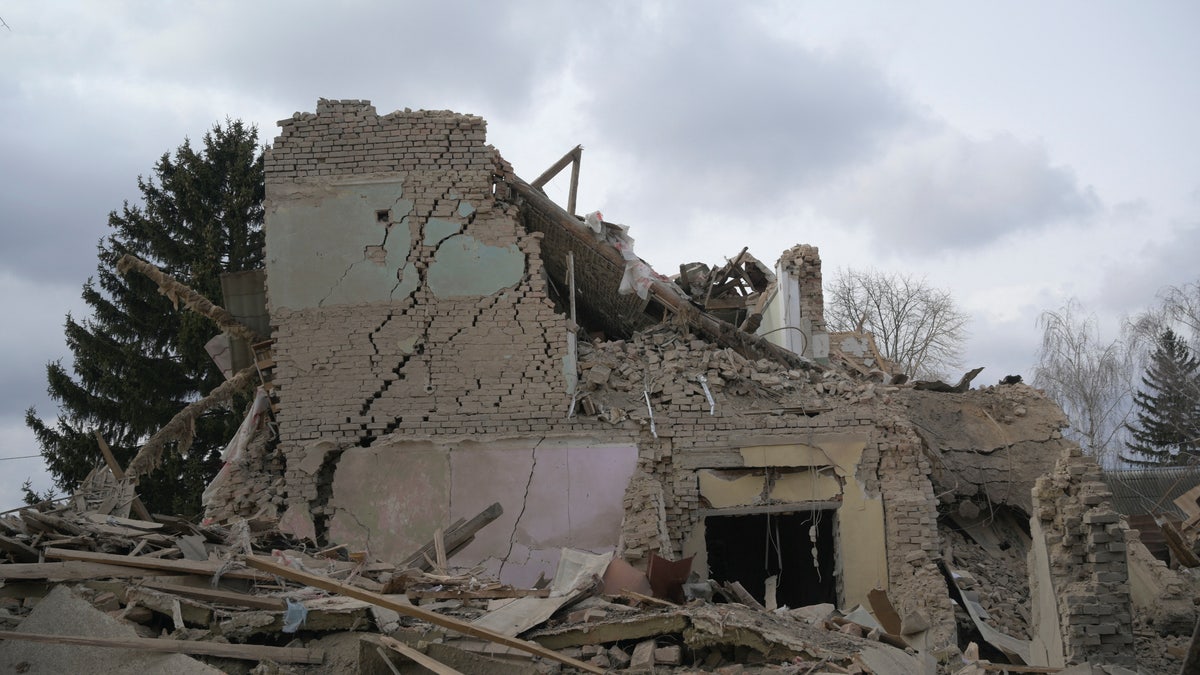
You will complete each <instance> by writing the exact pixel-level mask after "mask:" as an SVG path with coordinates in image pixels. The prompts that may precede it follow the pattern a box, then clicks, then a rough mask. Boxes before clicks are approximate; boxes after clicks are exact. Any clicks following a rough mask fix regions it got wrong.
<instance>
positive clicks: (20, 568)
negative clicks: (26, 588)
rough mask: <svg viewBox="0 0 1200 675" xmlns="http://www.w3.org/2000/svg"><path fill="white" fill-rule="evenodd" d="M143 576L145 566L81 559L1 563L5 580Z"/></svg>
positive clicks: (0, 566) (72, 579)
mask: <svg viewBox="0 0 1200 675" xmlns="http://www.w3.org/2000/svg"><path fill="white" fill-rule="evenodd" d="M50 550H54V549H50ZM117 557H120V556H117ZM168 572H169V571H168ZM143 576H146V570H145V569H144V568H138V567H127V566H121V565H106V564H103V563H91V562H79V561H68V562H57V563H56V562H46V563H19V564H15V565H0V579H4V580H10V579H12V580H24V581H33V580H42V579H45V580H48V581H86V580H88V579H126V578H132V577H143Z"/></svg>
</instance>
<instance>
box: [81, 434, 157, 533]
mask: <svg viewBox="0 0 1200 675" xmlns="http://www.w3.org/2000/svg"><path fill="white" fill-rule="evenodd" d="M92 433H93V434H95V435H96V443H97V444H99V445H100V454H102V455H104V463H105V464H108V470H109V471H111V472H112V475H113V478H116V479H117V480H125V470H124V469H122V468H121V465H120V464H118V463H117V458H116V457H115V456H113V454H112V449H110V448H109V447H108V442H107V441H105V440H104V436H102V435H100V430H99V429H92ZM132 506H133V510H134V511H135V512H136V513H137V514H138V517H139V518H141V519H142V520H149V521H153V520H154V516H152V515H150V511H149V510H148V509H147V508H146V505H145V504H143V503H142V500H141V499H139V498H138V496H137V495H136V494H135V495H134V496H133V504H132Z"/></svg>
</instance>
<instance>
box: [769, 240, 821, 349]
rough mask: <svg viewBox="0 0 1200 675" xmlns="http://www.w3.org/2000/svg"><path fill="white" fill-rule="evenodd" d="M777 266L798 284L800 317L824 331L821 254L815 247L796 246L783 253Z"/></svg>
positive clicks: (814, 327)
mask: <svg viewBox="0 0 1200 675" xmlns="http://www.w3.org/2000/svg"><path fill="white" fill-rule="evenodd" d="M779 264H780V266H781V267H782V268H783V270H784V271H785V272H788V273H790V274H791V275H792V276H793V277H795V278H796V279H797V280H798V281H799V282H800V316H803V317H805V318H807V319H809V320H810V321H812V324H813V330H817V331H824V330H825V290H824V287H823V286H822V285H821V283H822V282H821V254H820V252H819V250H818V249H817V247H816V246H810V245H808V244H798V245H796V246H793V247H792V248H790V249H788V250H787V251H784V253H783V255H781V256H780V257H779Z"/></svg>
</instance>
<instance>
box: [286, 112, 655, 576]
mask: <svg viewBox="0 0 1200 675" xmlns="http://www.w3.org/2000/svg"><path fill="white" fill-rule="evenodd" d="M280 125H281V126H282V133H281V135H280V136H279V137H278V138H276V139H275V143H274V145H273V146H272V148H271V149H270V150H269V152H268V155H267V161H266V165H267V176H268V180H267V222H266V249H267V291H268V302H269V307H270V309H271V317H272V323H273V333H272V337H273V338H274V339H275V341H276V342H275V348H274V351H275V356H276V361H277V366H276V369H275V380H274V382H275V385H276V394H277V397H278V402H279V413H278V416H277V419H278V422H279V428H280V451H281V453H282V454H283V456H284V457H285V458H286V459H287V468H286V471H285V473H284V478H285V491H286V499H287V504H288V507H287V510H286V512H285V513H284V516H283V522H282V527H283V528H284V529H285V531H289V532H292V533H294V534H297V535H298V536H306V537H309V538H312V539H315V540H319V541H326V540H336V539H338V538H347V537H353V536H355V535H354V532H356V531H361V530H362V528H363V527H367V528H368V529H373V528H374V525H373V524H372V523H374V522H384V523H388V524H389V525H388V526H389V527H390V526H397V527H401V529H404V528H407V527H410V526H411V527H416V525H415V524H416V523H422V524H423V525H422V526H423V527H426V529H428V531H429V532H430V533H431V532H432V531H433V529H434V528H436V527H438V526H446V525H448V524H449V522H448V521H446V520H445V518H447V517H449V513H450V509H449V507H448V506H445V505H443V506H441V507H439V506H437V505H438V504H439V503H441V502H439V499H440V497H441V496H444V495H443V493H442V492H436V493H422V495H421V497H420V498H419V499H418V498H417V496H416V495H412V496H410V497H409V498H406V499H405V500H402V501H396V500H394V499H391V498H390V497H388V501H387V502H386V503H381V504H380V505H378V506H373V505H371V504H370V499H369V498H368V497H375V498H382V496H383V495H384V494H385V493H382V492H377V491H376V492H370V491H369V492H366V493H363V494H362V495H360V496H361V497H362V499H363V500H362V501H360V502H359V503H358V504H357V505H355V506H352V507H346V503H348V501H352V500H353V499H354V496H353V495H352V494H351V492H350V491H349V488H347V487H346V486H347V485H349V484H350V483H348V482H347V480H348V479H346V478H344V476H349V475H360V476H362V475H364V474H370V473H372V472H370V471H367V470H366V469H364V468H362V467H364V466H374V467H375V469H376V471H378V470H379V468H380V467H379V466H377V464H373V463H372V462H376V459H374V458H375V455H374V454H373V453H372V452H369V451H367V450H366V449H368V448H370V449H372V450H374V449H375V448H377V447H378V448H386V447H392V446H394V445H396V444H397V443H403V442H406V441H410V440H414V439H418V440H419V439H431V438H450V439H462V438H466V437H474V438H479V437H491V438H501V437H503V438H512V437H540V435H541V434H544V433H545V432H547V431H550V430H551V429H555V430H558V431H560V432H562V431H566V432H571V431H579V430H582V431H585V432H586V431H587V430H588V429H589V428H593V427H595V426H597V425H596V424H595V423H594V422H581V421H579V420H576V421H573V422H571V421H568V422H565V423H564V422H562V418H563V417H564V416H565V411H566V410H567V407H568V405H569V397H568V396H566V395H565V390H566V383H565V381H564V373H563V369H562V362H563V357H564V356H565V353H566V342H567V340H566V338H567V324H566V319H565V317H564V316H562V315H561V314H559V313H556V312H555V310H554V305H553V303H552V302H551V301H550V300H549V298H548V296H547V288H546V283H545V280H544V276H543V274H542V259H541V255H542V252H541V247H540V238H541V236H542V235H541V234H540V233H529V232H527V231H525V229H524V227H523V226H522V225H521V224H520V222H519V221H518V210H517V207H516V206H515V205H514V204H510V203H507V202H505V201H503V200H501V199H499V198H498V197H497V181H499V180H500V179H501V178H503V177H505V176H510V175H511V168H510V167H509V166H508V164H507V163H506V162H504V160H503V159H502V158H501V157H500V156H499V154H498V153H497V152H496V151H495V149H493V148H492V147H491V146H487V145H485V144H484V136H485V134H484V131H485V124H484V122H483V120H482V119H480V118H478V117H473V116H469V115H458V114H454V113H449V112H437V111H433V112H430V111H417V112H412V111H398V112H395V113H391V114H389V115H382V116H381V115H378V114H377V113H376V112H375V110H374V108H373V107H372V106H370V104H369V103H367V102H364V101H326V100H321V101H320V102H318V105H317V111H316V113H297V114H296V115H294V116H293V117H292V118H291V119H288V120H283V121H282V122H281V123H280ZM622 436H624V437H627V438H628V437H629V436H630V435H629V434H618V435H617V439H619V438H620V437H622ZM601 454H607V453H601ZM519 455H520V453H516V454H515V455H511V456H512V457H519ZM385 456H386V457H388V458H389V459H391V460H393V461H391V462H389V463H388V464H387V465H386V466H387V468H386V470H385V471H383V472H382V473H383V474H384V476H383V477H381V478H380V479H381V480H383V479H384V478H387V479H388V480H390V479H391V477H392V476H393V474H394V475H397V476H403V477H404V479H405V480H412V479H414V478H415V477H424V478H425V479H427V480H429V481H433V484H436V483H437V474H436V469H437V466H440V465H436V464H429V463H428V461H429V460H428V458H426V457H423V456H421V455H420V454H419V453H416V454H413V453H407V452H405V453H385ZM582 462H583V460H577V461H576V462H575V464H577V465H579V464H581V463H582ZM364 463H365V464H364ZM630 470H632V469H630ZM339 476H341V477H339ZM368 477H374V476H368ZM486 478H487V477H480V481H481V482H482V483H486ZM335 486H338V487H336V488H335ZM624 487H625V485H624V484H623V483H622V484H621V485H620V486H618V488H617V489H616V493H615V496H613V497H612V504H613V508H615V509H617V510H619V509H620V503H621V494H622V491H623V490H624ZM445 494H449V493H448V492H447V493H445ZM564 499H566V496H565V495H564V496H562V497H561V498H560V500H559V503H558V506H560V507H562V506H563V502H562V500H564ZM339 500H348V501H347V502H346V503H342V502H339ZM443 501H444V500H443ZM460 501H461V500H460ZM471 515H474V514H471ZM352 516H353V517H352ZM513 517H515V514H514V515H513ZM356 519H357V521H360V522H356ZM405 541H406V542H407V541H408V540H405ZM613 543H615V537H614V539H613V542H610V544H609V546H610V548H611V546H612V544H613ZM397 551H398V549H397ZM408 552H411V551H405V552H404V553H408ZM535 576H536V575H535Z"/></svg>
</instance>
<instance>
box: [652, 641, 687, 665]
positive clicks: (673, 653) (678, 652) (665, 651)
mask: <svg viewBox="0 0 1200 675" xmlns="http://www.w3.org/2000/svg"><path fill="white" fill-rule="evenodd" d="M654 662H655V663H661V664H664V665H668V666H677V665H679V664H681V663H683V649H682V648H681V647H680V646H679V645H670V646H667V647H658V648H656V649H655V650H654Z"/></svg>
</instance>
